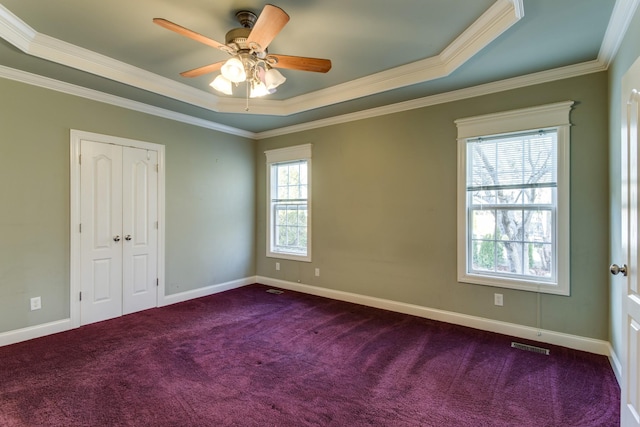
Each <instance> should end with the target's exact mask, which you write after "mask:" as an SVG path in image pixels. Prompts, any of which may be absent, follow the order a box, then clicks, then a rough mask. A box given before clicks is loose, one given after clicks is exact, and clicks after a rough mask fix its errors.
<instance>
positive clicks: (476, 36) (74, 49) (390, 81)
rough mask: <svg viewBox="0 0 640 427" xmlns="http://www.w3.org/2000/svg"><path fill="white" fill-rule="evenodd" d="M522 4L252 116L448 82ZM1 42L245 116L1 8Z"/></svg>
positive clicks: (264, 102)
mask: <svg viewBox="0 0 640 427" xmlns="http://www.w3.org/2000/svg"><path fill="white" fill-rule="evenodd" d="M522 2H523V0H496V2H495V3H494V4H493V5H492V6H491V7H490V8H489V9H488V10H487V11H486V12H485V13H483V14H482V16H480V18H478V19H477V20H476V21H475V22H474V23H473V24H472V25H471V26H469V28H467V29H466V30H465V31H464V32H463V33H462V34H461V35H460V36H458V37H457V38H456V39H455V40H454V41H453V42H452V43H451V44H450V45H449V46H447V47H446V48H445V49H444V50H443V51H442V52H441V53H440V54H439V55H437V56H434V57H431V58H426V59H422V60H419V61H416V62H413V63H410V64H406V65H403V66H400V67H396V68H393V69H390V70H387V71H382V72H379V73H376V74H373V75H370V76H367V77H363V78H359V79H356V80H353V81H350V82H346V83H343V84H339V85H336V86H333V87H330V88H327V89H323V90H319V91H315V92H312V93H308V94H305V95H300V96H297V97H293V98H289V99H286V100H268V99H253V100H252V101H251V111H250V112H251V114H265V115H275V116H288V115H292V114H297V113H300V112H303V111H308V110H313V109H316V108H321V107H325V106H328V105H333V104H337V103H340V102H345V101H349V100H352V99H357V98H361V97H365V96H369V95H373V94H377V93H381V92H385V91H388V90H393V89H398V88H401V87H405V86H409V85H413V84H417V83H422V82H426V81H429V80H433V79H437V78H441V77H445V76H447V75H449V74H450V73H452V72H453V71H454V70H456V69H457V68H459V67H460V66H461V65H462V64H464V63H465V62H466V61H467V60H469V59H470V58H471V57H472V56H474V55H475V54H477V53H478V52H479V51H480V50H482V49H483V48H484V47H486V46H487V45H488V44H489V43H491V42H492V41H493V40H495V39H496V38H497V37H498V36H500V35H501V34H502V33H503V32H504V31H506V30H507V29H509V28H511V26H513V25H514V24H515V23H516V22H518V21H519V20H520V19H521V18H522V17H523V16H524V7H523V4H522ZM0 37H2V38H3V39H5V40H6V41H8V42H9V43H11V44H13V45H14V46H15V47H17V48H18V49H20V50H22V51H23V52H25V53H26V54H29V55H32V56H35V57H38V58H41V59H46V60H49V61H53V62H56V63H59V64H62V65H65V66H68V67H72V68H75V69H78V70H81V71H85V72H88V73H91V74H95V75H97V76H100V77H105V78H108V79H111V80H114V81H117V82H120V83H124V84H127V85H130V86H133V87H137V88H139V89H143V90H147V91H150V92H153V93H156V94H159V95H163V96H166V97H169V98H173V99H176V100H178V101H181V102H185V103H188V104H191V105H195V106H198V107H201V108H205V109H208V110H212V111H217V112H226V113H245V112H247V104H246V100H243V99H237V98H222V97H218V96H216V95H214V94H212V93H209V92H205V91H202V90H200V89H196V88H193V87H191V86H188V85H186V84H183V83H179V82H176V81H174V80H172V79H168V78H166V77H162V76H159V75H157V74H155V73H152V72H149V71H146V70H143V69H141V68H138V67H134V66H132V65H129V64H126V63H124V62H121V61H118V60H115V59H113V58H110V57H107V56H105V55H101V54H98V53H96V52H93V51H90V50H88V49H84V48H81V47H78V46H75V45H73V44H70V43H67V42H64V41H62V40H58V39H55V38H53V37H50V36H47V35H45V34H42V33H38V32H37V31H36V30H34V29H33V28H31V27H30V26H29V25H28V24H27V23H25V22H24V21H22V20H21V19H20V18H19V17H17V16H16V15H14V14H13V13H11V11H9V10H8V9H7V8H5V7H4V6H3V5H1V4H0Z"/></svg>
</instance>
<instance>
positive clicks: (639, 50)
mask: <svg viewBox="0 0 640 427" xmlns="http://www.w3.org/2000/svg"><path fill="white" fill-rule="evenodd" d="M638 40H640V9H638V10H637V11H636V13H635V15H634V17H633V19H632V21H631V24H630V26H629V29H628V30H627V34H626V35H625V38H624V40H623V41H622V44H621V45H620V48H619V50H618V53H617V55H616V57H615V60H614V61H613V63H612V64H611V66H610V67H609V122H610V131H609V169H610V191H609V193H610V199H609V206H610V233H611V242H610V256H609V258H607V261H606V262H603V263H602V264H603V266H602V267H603V268H604V267H606V264H607V263H618V264H620V263H624V262H625V261H624V257H623V254H622V238H621V229H622V228H621V221H620V214H621V212H620V206H621V203H620V197H621V194H620V165H621V161H622V160H621V158H620V153H621V135H620V125H621V122H622V119H621V115H620V114H621V113H620V111H621V103H622V99H621V89H622V76H623V75H624V74H625V72H626V71H627V70H628V69H629V67H631V65H632V64H633V63H634V62H635V60H636V59H637V58H638V57H640V43H638ZM609 281H610V283H609V305H610V313H611V314H610V335H609V341H610V342H611V346H612V347H613V350H614V351H615V353H616V354H617V355H618V357H624V354H623V352H622V341H621V340H622V313H621V309H622V306H621V304H622V291H623V287H622V285H623V281H622V280H621V278H620V277H613V276H610V278H609Z"/></svg>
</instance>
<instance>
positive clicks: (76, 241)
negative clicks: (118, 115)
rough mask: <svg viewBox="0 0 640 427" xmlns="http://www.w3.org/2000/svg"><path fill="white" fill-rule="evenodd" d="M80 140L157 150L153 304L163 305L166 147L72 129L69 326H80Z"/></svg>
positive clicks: (70, 157) (70, 158) (70, 151)
mask: <svg viewBox="0 0 640 427" xmlns="http://www.w3.org/2000/svg"><path fill="white" fill-rule="evenodd" d="M83 139H86V140H91V141H94V142H102V143H105V144H114V145H120V146H124V147H133V148H141V149H144V150H153V151H157V152H158V296H157V299H156V307H159V306H161V305H164V304H163V301H164V294H165V275H164V269H165V167H164V165H165V146H164V145H161V144H154V143H151V142H145V141H138V140H134V139H128V138H121V137H117V136H111V135H102V134H98V133H93V132H85V131H81V130H76V129H71V131H70V150H69V154H70V156H69V161H70V180H69V181H70V208H69V214H70V222H69V234H70V239H69V240H70V266H69V276H70V290H69V317H70V319H71V327H72V328H78V327H80V320H81V319H80V291H81V290H82V286H81V280H80V267H81V261H80V260H81V252H80V250H81V244H80V218H81V215H80V208H81V205H80V145H81V141H82V140H83Z"/></svg>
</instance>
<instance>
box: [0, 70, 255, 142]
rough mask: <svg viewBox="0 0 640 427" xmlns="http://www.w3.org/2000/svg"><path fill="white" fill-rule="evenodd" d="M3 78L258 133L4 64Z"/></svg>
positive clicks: (181, 119)
mask: <svg viewBox="0 0 640 427" xmlns="http://www.w3.org/2000/svg"><path fill="white" fill-rule="evenodd" d="M0 78H5V79H8V80H13V81H17V82H20V83H26V84H28V85H31V86H37V87H41V88H44V89H50V90H53V91H56V92H61V93H64V94H67V95H73V96H78V97H80V98H86V99H90V100H92V101H97V102H101V103H104V104H109V105H114V106H116V107H122V108H126V109H128V110H133V111H138V112H141V113H146V114H150V115H152V116H157V117H162V118H165V119H169V120H175V121H178V122H182V123H186V124H190V125H194V126H198V127H202V128H206V129H211V130H216V131H219V132H223V133H227V134H230V135H237V136H241V137H245V138H250V139H255V137H256V134H255V133H254V132H250V131H246V130H244V129H238V128H234V127H232V126H227V125H223V124H220V123H216V122H212V121H210V120H205V119H200V118H198V117H193V116H189V115H187V114H182V113H177V112H175V111H171V110H166V109H164V108H159V107H154V106H151V105H149V104H145V103H142V102H137V101H132V100H130V99H126V98H121V97H119V96H115V95H110V94H107V93H104V92H100V91H97V90H93V89H87V88H85V87H82V86H77V85H74V84H70V83H66V82H61V81H59V80H54V79H51V78H49V77H43V76H39V75H37V74H32V73H27V72H26V71H21V70H15V69H13V68H9V67H5V66H2V65H0Z"/></svg>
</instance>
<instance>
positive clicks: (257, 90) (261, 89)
mask: <svg viewBox="0 0 640 427" xmlns="http://www.w3.org/2000/svg"><path fill="white" fill-rule="evenodd" d="M269 93H270V92H269V90H268V89H267V87H266V86H265V84H264V83H262V82H261V81H259V80H258V81H254V82H253V83H252V84H251V93H250V94H249V98H260V97H261V96H265V95H268V94H269Z"/></svg>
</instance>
